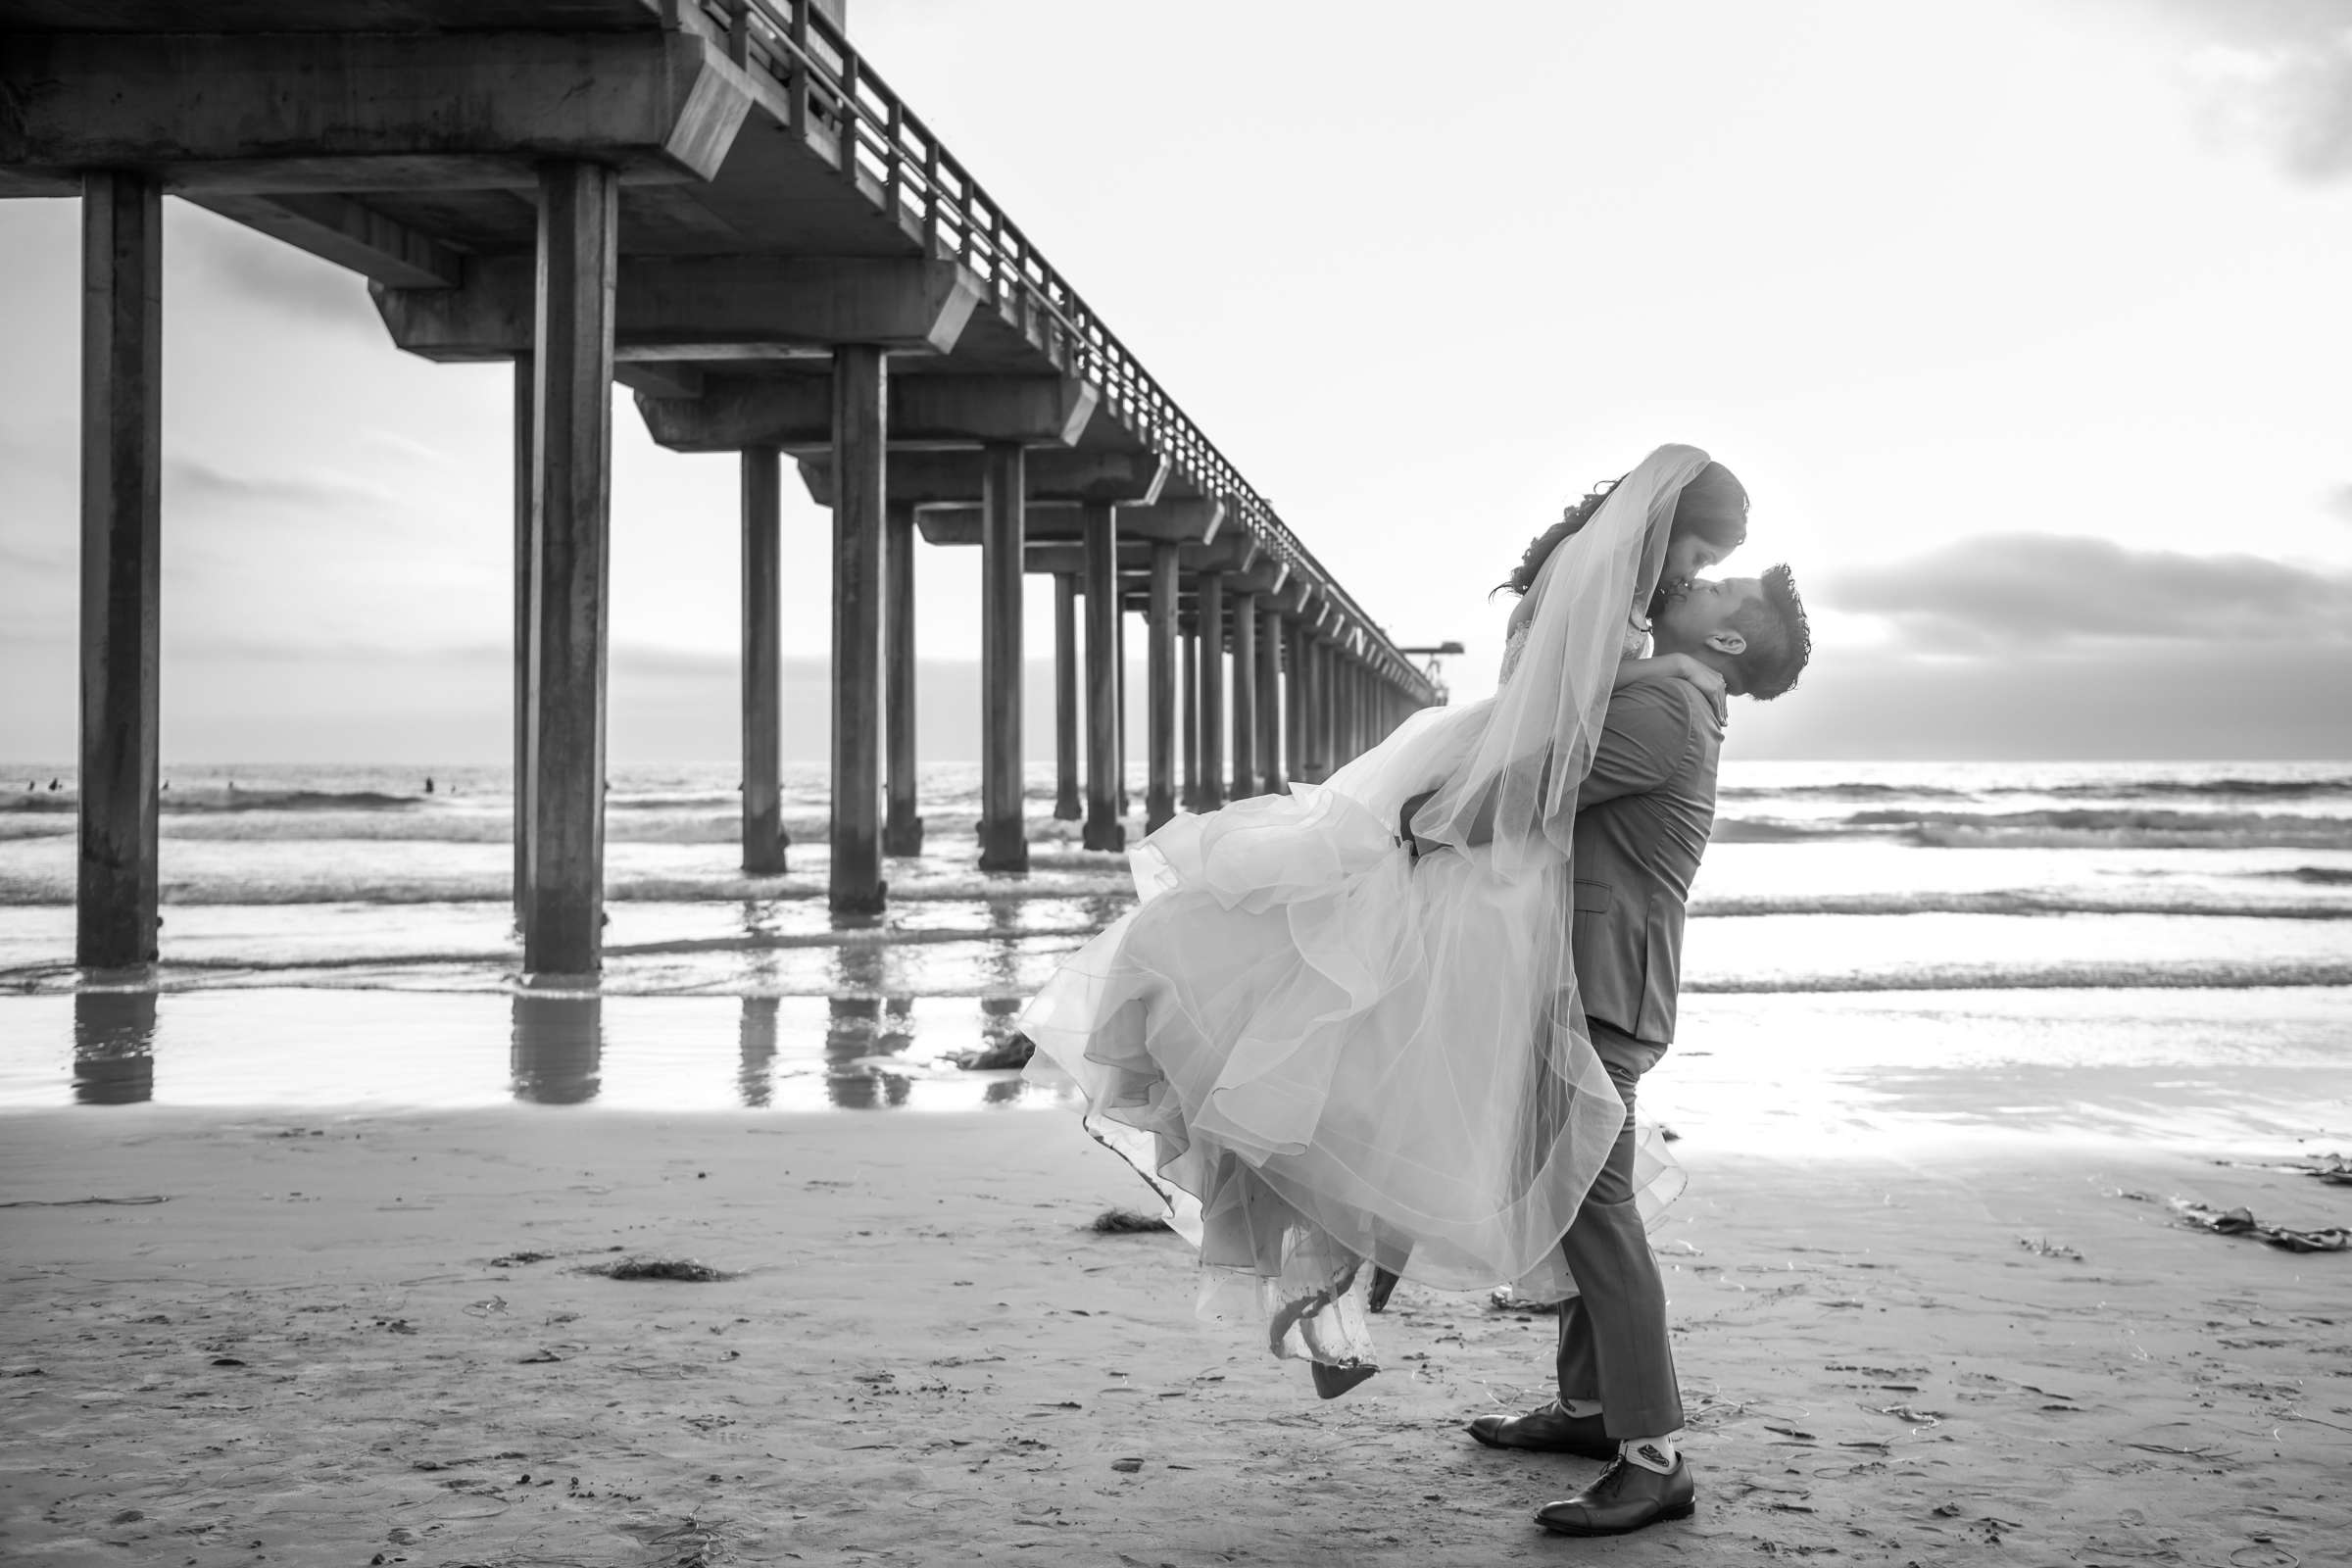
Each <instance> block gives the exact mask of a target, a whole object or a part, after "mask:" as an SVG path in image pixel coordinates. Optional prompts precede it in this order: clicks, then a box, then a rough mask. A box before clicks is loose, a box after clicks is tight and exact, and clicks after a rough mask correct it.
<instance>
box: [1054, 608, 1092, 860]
mask: <svg viewBox="0 0 2352 1568" xmlns="http://www.w3.org/2000/svg"><path fill="white" fill-rule="evenodd" d="M1084 814H1085V812H1084V809H1082V808H1081V807H1080V805H1079V802H1078V579H1077V577H1076V576H1074V575H1073V574H1071V573H1069V572H1066V571H1057V572H1055V573H1054V816H1055V817H1056V818H1057V819H1058V820H1060V821H1064V822H1075V821H1077V820H1078V819H1079V817H1081V816H1083V815H1084Z"/></svg>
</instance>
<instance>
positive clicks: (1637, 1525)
mask: <svg viewBox="0 0 2352 1568" xmlns="http://www.w3.org/2000/svg"><path fill="white" fill-rule="evenodd" d="M1651 632H1652V635H1653V638H1654V642H1655V649H1656V653H1657V654H1658V655H1659V656H1660V657H1663V656H1666V655H1670V654H1685V655H1688V656H1689V657H1690V658H1691V659H1693V660H1696V661H1697V662H1700V663H1703V664H1705V665H1707V666H1708V667H1710V668H1712V669H1713V670H1715V671H1716V672H1717V673H1719V674H1721V675H1722V677H1723V682H1724V688H1725V689H1726V690H1727V691H1730V692H1732V693H1735V694H1738V695H1740V696H1745V697H1753V698H1756V699H1758V700H1760V701H1763V700H1769V699H1771V698H1775V697H1778V696H1780V695H1781V694H1782V693H1783V692H1786V691H1787V690H1789V687H1791V686H1793V685H1795V684H1796V677H1797V675H1798V674H1799V673H1800V672H1801V671H1802V670H1803V669H1804V667H1805V661H1806V659H1807V658H1808V656H1809V655H1810V654H1811V651H1812V640H1811V636H1810V633H1809V631H1808V629H1807V626H1806V622H1805V611H1804V606H1803V603H1802V602H1801V601H1800V600H1799V599H1798V598H1797V593H1796V584H1795V581H1794V580H1793V578H1792V577H1791V576H1790V575H1789V568H1788V567H1786V566H1775V567H1773V568H1772V569H1771V570H1770V571H1767V572H1766V573H1765V574H1764V575H1763V576H1762V577H1745V578H1733V579H1730V580H1727V581H1723V582H1709V581H1706V580H1704V579H1700V580H1698V581H1694V582H1692V583H1691V585H1690V587H1689V589H1688V590H1687V591H1684V592H1682V593H1681V594H1679V595H1678V596H1676V597H1674V598H1672V599H1670V600H1669V601H1668V602H1667V603H1666V604H1665V605H1663V606H1662V607H1661V608H1660V609H1659V611H1658V613H1656V615H1655V616H1654V617H1653V619H1652V623H1651ZM1722 745H1723V727H1722V724H1721V722H1720V721H1719V720H1718V719H1717V718H1716V716H1715V711H1714V709H1713V708H1712V706H1710V704H1709V702H1708V700H1707V699H1706V698H1705V697H1703V696H1702V695H1701V694H1700V693H1699V691H1698V689H1697V687H1695V686H1693V685H1692V684H1691V682H1689V681H1687V680H1682V679H1671V680H1656V679H1652V680H1642V681H1638V682H1636V683H1634V684H1631V685H1628V686H1625V687H1622V688H1620V689H1619V690H1618V691H1617V692H1616V693H1615V695H1613V696H1612V697H1611V698H1610V699H1609V710H1608V718H1607V722H1606V724H1605V726H1604V727H1603V729H1602V731H1601V736H1600V742H1599V745H1598V746H1597V747H1596V748H1595V750H1594V754H1593V771H1592V773H1591V775H1590V776H1589V777H1588V778H1587V779H1586V780H1585V783H1584V787H1583V788H1582V789H1581V790H1579V791H1578V793H1577V802H1576V811H1577V814H1576V839H1575V847H1574V860H1573V867H1574V876H1575V880H1576V890H1575V891H1576V898H1575V903H1576V908H1575V914H1574V916H1573V919H1574V930H1573V933H1572V936H1571V939H1570V945H1571V951H1572V953H1573V955H1574V957H1575V961H1576V978H1577V985H1578V988H1579V990H1580V991H1581V993H1582V997H1583V1003H1584V1008H1585V1019H1586V1023H1587V1025H1588V1026H1589V1028H1590V1031H1591V1034H1592V1039H1593V1051H1594V1052H1595V1053H1597V1054H1598V1055H1599V1056H1600V1060H1601V1064H1602V1065H1603V1066H1604V1067H1606V1068H1607V1069H1608V1074H1609V1078H1610V1081H1611V1082H1613V1083H1614V1084H1615V1085H1616V1086H1617V1094H1618V1097H1619V1098H1620V1099H1622V1100H1623V1101H1624V1102H1625V1123H1624V1126H1623V1128H1622V1129H1621V1130H1620V1131H1619V1133H1618V1136H1617V1143H1616V1146H1615V1147H1614V1148H1613V1149H1612V1150H1611V1151H1610V1152H1609V1157H1608V1162H1607V1163H1606V1164H1605V1165H1604V1166H1603V1167H1602V1168H1601V1172H1600V1175H1599V1177H1598V1178H1597V1179H1596V1180H1594V1182H1593V1188H1592V1191H1591V1192H1590V1193H1588V1194H1587V1195H1586V1197H1585V1201H1584V1206H1583V1208H1582V1209H1580V1210H1579V1211H1578V1213H1577V1217H1576V1221H1575V1223H1574V1224H1573V1225H1571V1226H1570V1227H1569V1229H1568V1234H1567V1236H1566V1237H1565V1238H1564V1239H1563V1241H1562V1242H1561V1248H1562V1250H1563V1251H1564V1252H1565V1253H1566V1254H1567V1262H1568V1270H1569V1273H1570V1274H1571V1275H1573V1276H1574V1277H1575V1280H1576V1286H1577V1292H1578V1294H1577V1295H1576V1296H1575V1297H1574V1298H1573V1299H1570V1300H1568V1301H1566V1302H1564V1303H1562V1305H1561V1309H1560V1340H1559V1355H1558V1367H1557V1370H1558V1377H1559V1397H1558V1398H1557V1399H1555V1400H1553V1401H1552V1402H1551V1403H1549V1404H1546V1405H1544V1407H1543V1408H1542V1409H1540V1410H1533V1411H1530V1412H1528V1413H1527V1414H1525V1415H1518V1416H1510V1417H1501V1416H1481V1417H1479V1418H1478V1419H1477V1420H1475V1421H1472V1422H1471V1423H1470V1428H1469V1430H1470V1435H1471V1436H1472V1437H1474V1438H1476V1439H1477V1440H1478V1441H1479V1442H1481V1443H1483V1444H1485V1445H1487V1446H1489V1447H1495V1448H1538V1449H1543V1450H1545V1451H1549V1452H1557V1453H1573V1454H1578V1455H1581V1456H1583V1457H1586V1458H1593V1459H1608V1460H1610V1461H1611V1463H1610V1465H1609V1467H1608V1468H1607V1469H1606V1470H1604V1471H1602V1472H1601V1474H1600V1476H1599V1477H1598V1478H1597V1479H1596V1480H1594V1481H1593V1483H1592V1485H1590V1486H1588V1487H1586V1488H1585V1489H1584V1490H1583V1491H1582V1492H1579V1493H1577V1494H1575V1495H1572V1496H1569V1497H1564V1498H1562V1499H1560V1500H1559V1501H1557V1502H1550V1503H1546V1504H1544V1507H1543V1508H1541V1509H1540V1510H1538V1512H1537V1514H1536V1520H1537V1522H1538V1523H1540V1524H1542V1525H1543V1526H1544V1528H1545V1529H1546V1530H1552V1531H1556V1532H1558V1533H1559V1534H1561V1535H1569V1536H1614V1535H1624V1534H1626V1533H1628V1532H1630V1531H1635V1530H1639V1529H1641V1528H1642V1527H1643V1526H1644V1525H1649V1524H1653V1523H1655V1522H1657V1521H1658V1520H1660V1519H1680V1518H1684V1517H1686V1516H1688V1515H1689V1514H1690V1513H1691V1507H1692V1495H1693V1487H1692V1484H1691V1467H1690V1465H1689V1463H1688V1462H1687V1461H1686V1460H1685V1459H1684V1458H1683V1456H1682V1455H1681V1454H1680V1453H1678V1452H1677V1451H1676V1448H1675V1443H1674V1434H1675V1433H1676V1432H1677V1431H1679V1430H1680V1429H1681V1427H1682V1425H1683V1404H1682V1397H1681V1394H1680V1391H1679V1388H1678V1386H1677V1383H1676V1379H1675V1370H1674V1352H1673V1349H1672V1348H1671V1347H1670V1346H1669V1345H1668V1343H1667V1337H1666V1290H1665V1286H1664V1283H1663V1282H1662V1281H1661V1280H1660V1279H1659V1277H1658V1265H1657V1261H1656V1259H1655V1258H1654V1257H1652V1256H1651V1254H1650V1250H1649V1238H1648V1236H1647V1234H1646V1233H1645V1232H1644V1231H1643V1229H1642V1216H1641V1214H1640V1212H1639V1210H1638V1209H1637V1207H1636V1204H1635V1201H1634V1199H1635V1187H1634V1102H1635V1098H1636V1094H1637V1092H1638V1089H1639V1087H1640V1084H1641V1081H1642V1074H1643V1073H1645V1072H1647V1071H1648V1070H1649V1069H1650V1068H1651V1067H1653V1066H1655V1065H1656V1064H1657V1062H1658V1059H1659V1058H1660V1057H1662V1056H1664V1055H1665V1054H1666V1050H1667V1047H1668V1046H1669V1045H1671V1044H1672V1043H1673V1040H1674V1008H1675V997H1676V992H1677V990H1678V988H1679V971H1680V968H1681V960H1682V945H1683V911H1684V906H1685V903H1686V901H1687V900H1688V898H1689V896H1690V891H1691V876H1692V874H1693V873H1694V872H1696V871H1697V869H1698V860H1699V857H1700V856H1701V855H1702V854H1704V853H1705V851H1706V847H1707V836H1708V834H1709V832H1710V831H1711V830H1712V829H1713V827H1714V822H1715V766H1716V759H1717V756H1718V754H1719V753H1720V751H1721V749H1722Z"/></svg>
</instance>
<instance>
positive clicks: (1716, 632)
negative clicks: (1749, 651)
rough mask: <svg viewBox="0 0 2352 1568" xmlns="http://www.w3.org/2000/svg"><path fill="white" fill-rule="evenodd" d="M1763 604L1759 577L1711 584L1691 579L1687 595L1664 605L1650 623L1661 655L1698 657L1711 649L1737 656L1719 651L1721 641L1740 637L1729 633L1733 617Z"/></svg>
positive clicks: (1723, 650)
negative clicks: (1752, 606) (1744, 610)
mask: <svg viewBox="0 0 2352 1568" xmlns="http://www.w3.org/2000/svg"><path fill="white" fill-rule="evenodd" d="M1763 600H1764V582H1763V579H1761V578H1758V577H1726V578H1724V579H1723V580H1721V581H1712V580H1710V579H1708V578H1705V577H1700V578H1696V579H1694V580H1693V581H1692V582H1691V587H1690V589H1689V590H1688V591H1687V592H1684V593H1680V594H1677V595H1675V596H1673V597H1672V598H1670V599H1668V600H1667V601H1666V604H1665V606H1664V607H1663V608H1662V609H1660V610H1659V612H1658V613H1657V614H1656V615H1655V616H1654V617H1653V618H1652V620H1651V622H1650V630H1651V632H1652V633H1653V634H1654V635H1655V636H1656V638H1657V647H1658V652H1660V653H1662V654H1697V653H1703V652H1706V651H1708V650H1709V649H1714V650H1716V651H1718V652H1737V650H1725V649H1723V648H1722V641H1723V639H1724V638H1725V637H1726V636H1727V635H1728V636H1733V637H1737V636H1738V635H1739V634H1738V633H1737V632H1735V631H1733V630H1732V626H1731V622H1732V617H1733V616H1734V615H1736V614H1738V613H1740V609H1741V608H1742V607H1744V606H1747V605H1751V604H1761V603H1763Z"/></svg>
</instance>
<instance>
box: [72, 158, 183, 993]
mask: <svg viewBox="0 0 2352 1568" xmlns="http://www.w3.org/2000/svg"><path fill="white" fill-rule="evenodd" d="M163 285H164V229H163V197H162V192H161V191H160V190H159V189H158V187H157V185H156V183H155V181H153V180H152V179H149V178H146V177H143V176H141V175H138V174H129V173H92V174H90V175H88V176H87V177H86V178H84V180H83V181H82V195H81V774H80V785H81V811H80V821H79V824H78V831H79V839H78V844H77V847H76V851H75V869H74V925H73V961H74V962H75V963H77V964H79V965H80V966H81V967H83V968H85V969H123V968H132V967H136V966H140V965H144V964H148V963H152V962H154V961H155V956H156V897H157V886H158V876H157V863H156V852H157V817H156V812H157V805H158V789H159V785H158V768H157V753H156V738H157V727H158V725H159V723H160V721H161V716H162V701H161V695H160V682H161V678H162V659H161V656H162V651H163V650H162V632H163V571H162V568H163V488H162V483H161V477H160V476H161V474H162V470H163V461H164V427H163V411H164V381H163V368H164V294H163Z"/></svg>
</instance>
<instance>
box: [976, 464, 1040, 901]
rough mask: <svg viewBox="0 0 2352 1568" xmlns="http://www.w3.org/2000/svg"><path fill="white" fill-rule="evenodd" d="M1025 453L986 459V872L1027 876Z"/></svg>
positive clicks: (982, 581) (983, 818) (983, 714)
mask: <svg viewBox="0 0 2352 1568" xmlns="http://www.w3.org/2000/svg"><path fill="white" fill-rule="evenodd" d="M1023 457H1024V454H1023V452H1022V450H1021V448H1020V446H1019V445H1018V444H1016V443H1014V442H1009V441H1003V442H997V443H994V444H992V445H991V446H989V447H988V449H987V452H986V459H987V461H986V466H985V470H984V473H983V476H982V491H981V502H980V513H981V523H980V528H981V534H980V707H981V715H980V720H981V730H980V869H981V870H983V871H1026V870H1028V869H1029V839H1028V830H1027V826H1026V824H1025V823H1024V821H1023V818H1022V802H1021V675H1022V670H1021V566H1022V562H1021V551H1022V543H1023V527H1024V523H1025V522H1026V507H1027V500H1028V497H1027V494H1026V486H1027V477H1026V470H1025V466H1024V464H1023Z"/></svg>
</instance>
